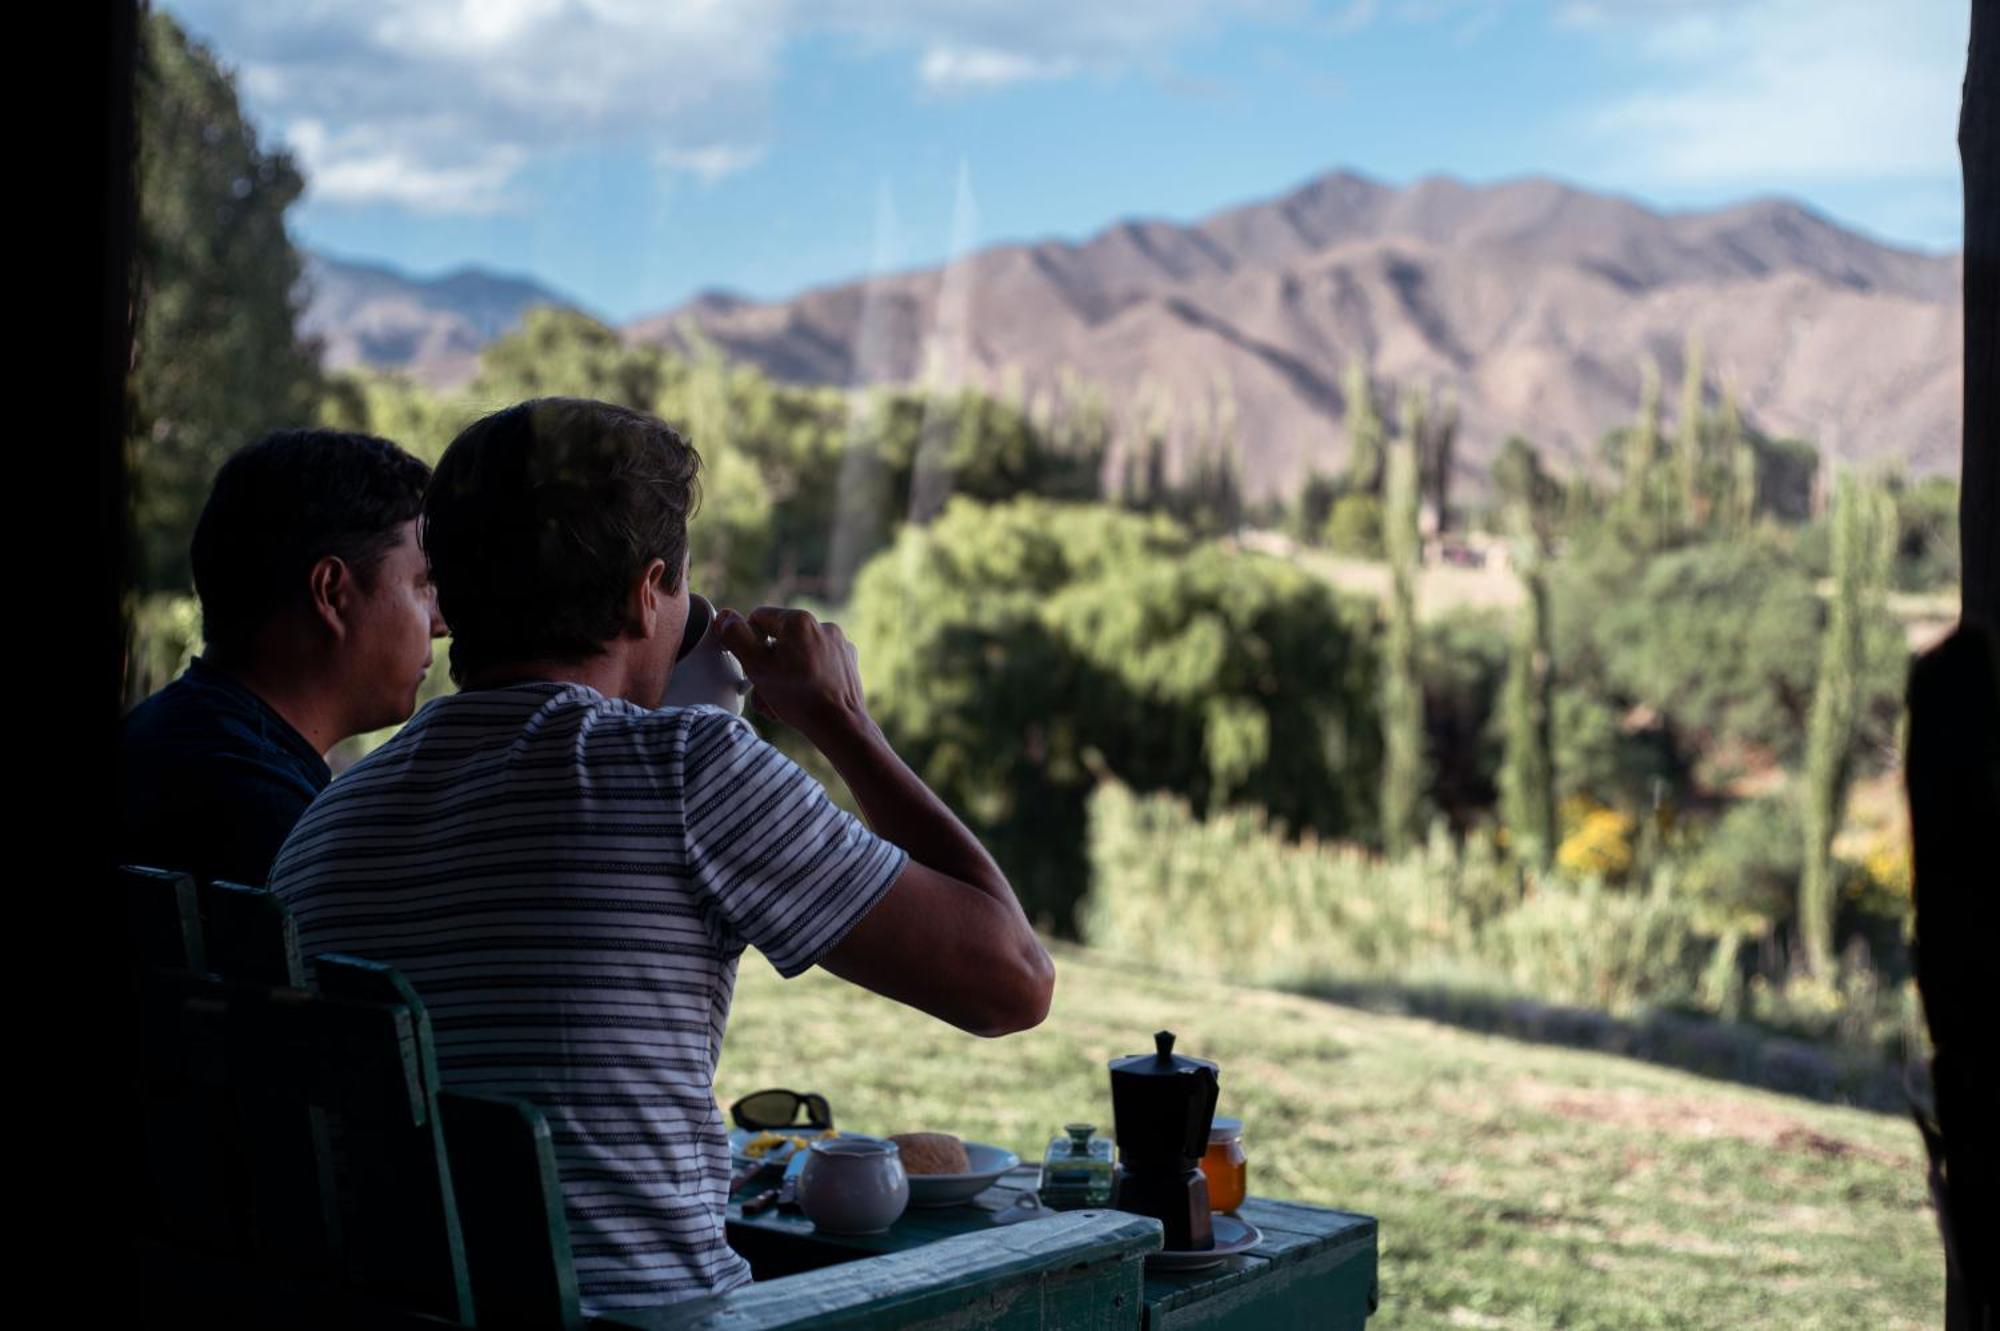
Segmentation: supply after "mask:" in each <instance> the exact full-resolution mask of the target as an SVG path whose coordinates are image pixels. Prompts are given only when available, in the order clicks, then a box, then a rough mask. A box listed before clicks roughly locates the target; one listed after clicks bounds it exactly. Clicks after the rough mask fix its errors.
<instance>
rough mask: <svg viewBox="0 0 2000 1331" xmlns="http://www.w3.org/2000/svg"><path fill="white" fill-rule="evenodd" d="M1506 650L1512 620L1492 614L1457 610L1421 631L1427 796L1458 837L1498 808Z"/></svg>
mask: <svg viewBox="0 0 2000 1331" xmlns="http://www.w3.org/2000/svg"><path fill="white" fill-rule="evenodd" d="M1508 648H1509V631H1508V625H1507V621H1506V619H1505V617H1504V616H1503V615H1501V614H1499V613H1498V612H1495V611H1490V610H1466V609H1457V610H1452V611H1449V612H1447V613H1445V614H1441V615H1438V616H1435V617H1434V618H1431V619H1428V620H1426V621H1424V622H1423V623H1422V624H1421V625H1419V626H1418V643H1417V661H1418V668H1419V669H1420V671H1421V672H1422V678H1423V717H1424V752H1425V755H1426V756H1427V758H1428V759H1429V761H1430V769H1429V771H1430V795H1431V798H1432V799H1433V800H1435V801H1436V803H1437V807H1438V811H1439V812H1440V813H1442V814H1443V815H1444V816H1445V817H1446V818H1447V819H1448V820H1449V821H1450V823H1451V825H1452V826H1453V827H1454V828H1456V829H1458V830H1460V831H1464V830H1466V829H1467V828H1469V827H1471V826H1472V825H1473V824H1474V823H1476V822H1478V821H1479V820H1481V819H1482V818H1485V817H1487V816H1489V815H1490V814H1491V812H1492V809H1493V802H1494V798H1495V795H1496V791H1497V789H1498V787H1497V785H1496V782H1497V781H1498V778H1499V771H1500V753H1501V748H1502V744H1501V736H1500V734H1499V730H1498V728H1497V727H1496V726H1495V725H1494V724H1493V723H1494V719H1495V717H1496V716H1497V715H1498V714H1499V703H1500V690H1501V685H1502V683H1503V681H1505V679H1506V677H1507V654H1508Z"/></svg>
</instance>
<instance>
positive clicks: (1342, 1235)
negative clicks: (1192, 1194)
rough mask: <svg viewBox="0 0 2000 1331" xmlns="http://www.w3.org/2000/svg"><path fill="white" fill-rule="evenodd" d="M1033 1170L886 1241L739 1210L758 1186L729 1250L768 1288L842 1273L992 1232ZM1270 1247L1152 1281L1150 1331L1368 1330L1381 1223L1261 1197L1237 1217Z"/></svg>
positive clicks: (1147, 1285) (911, 1222)
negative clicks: (805, 1274)
mask: <svg viewBox="0 0 2000 1331" xmlns="http://www.w3.org/2000/svg"><path fill="white" fill-rule="evenodd" d="M1037 1177H1038V1170H1037V1168H1036V1167H1035V1166H1033V1165H1026V1166H1023V1167H1021V1168H1020V1169H1017V1170H1015V1171H1013V1172H1012V1173H1009V1174H1008V1175H1006V1176H1005V1177H1003V1178H1002V1179H1001V1180H1000V1182H999V1183H998V1184H996V1185H995V1186H994V1187H993V1188H991V1189H989V1190H988V1191H986V1192H985V1193H982V1194H981V1195H980V1196H979V1197H977V1198H975V1199H974V1200H973V1201H972V1202H971V1203H970V1204H968V1205H965V1206H954V1207H945V1208H940V1209H922V1208H916V1207H912V1208H911V1209H910V1210H908V1211H906V1212H904V1214H903V1218H902V1219H900V1220H898V1221H897V1222H896V1223H895V1225H893V1226H892V1227H891V1228H890V1229H889V1231H888V1232H887V1233H884V1234H873V1235H855V1236H848V1235H838V1234H823V1233H821V1232H820V1231H818V1230H817V1229H815V1228H814V1227H813V1225H812V1222H811V1221H809V1220H807V1219H806V1218H805V1217H804V1216H803V1215H801V1214H800V1213H799V1212H797V1211H796V1210H789V1209H772V1210H767V1211H763V1212H761V1213H759V1214H757V1215H754V1216H748V1217H746V1216H744V1215H743V1211H742V1205H741V1203H742V1202H743V1201H744V1200H747V1199H748V1198H750V1197H753V1196H756V1195H758V1194H759V1193H761V1192H763V1191H766V1190H767V1188H766V1185H764V1184H752V1185H750V1186H749V1187H748V1188H746V1189H745V1190H744V1191H743V1192H742V1193H740V1194H739V1195H738V1196H737V1198H736V1199H734V1200H732V1202H731V1203H730V1207H729V1241H730V1244H731V1245H732V1246H733V1247H735V1248H736V1250H737V1251H738V1252H740V1253H742V1254H743V1256H744V1257H745V1258H746V1259H748V1261H749V1262H750V1265H751V1268H752V1269H753V1270H754V1271H755V1272H756V1273H757V1276H758V1278H759V1279H760V1280H768V1279H771V1278H773V1277H777V1276H784V1275H791V1274H796V1273H798V1272H802V1271H810V1270H816V1269H819V1268H821V1267H825V1266H830V1265H833V1264H835V1263H840V1262H849V1261H854V1260H855V1259H857V1258H862V1257H873V1256H880V1255H883V1254H886V1253H897V1252H907V1251H909V1250H911V1249H914V1248H920V1247H922V1246H923V1245H925V1244H929V1243H935V1242H937V1241H939V1240H941V1239H947V1238H954V1237H957V1236H960V1235H966V1234H976V1233H980V1232H991V1231H992V1230H993V1229H994V1225H993V1213H994V1212H996V1211H999V1210H1001V1209H1002V1208H1004V1207H1005V1206H1007V1205H1008V1204H1009V1203H1010V1202H1012V1201H1013V1200H1014V1197H1015V1195H1016V1194H1017V1193H1018V1192H1019V1191H1021V1190H1022V1189H1032V1188H1033V1187H1034V1186H1035V1181H1036V1179H1037ZM1237 1214H1238V1215H1239V1216H1241V1217H1242V1218H1243V1219H1244V1220H1247V1221H1249V1222H1250V1223H1251V1224H1253V1225H1255V1226H1256V1227H1257V1228H1258V1230H1259V1231H1260V1232H1261V1233H1262V1234H1263V1241H1262V1242H1261V1243H1259V1244H1258V1245H1257V1246H1256V1247H1255V1248H1253V1249H1251V1250H1250V1251H1249V1252H1248V1253H1246V1254H1244V1255H1242V1256H1240V1257H1231V1258H1226V1259H1224V1260H1223V1262H1222V1263H1221V1264H1220V1265H1217V1266H1214V1267H1210V1268H1209V1269H1208V1270H1205V1271H1184V1272H1167V1271H1148V1272H1147V1273H1146V1275H1145V1279H1144V1283H1143V1292H1142V1296H1141V1307H1140V1309H1139V1310H1138V1311H1139V1316H1138V1317H1137V1318H1136V1319H1135V1320H1134V1321H1133V1322H1132V1323H1131V1325H1133V1326H1135V1327H1139V1328H1142V1329H1143V1331H1180V1329H1181V1328H1188V1327H1205V1328H1244V1331H1252V1329H1255V1331H1287V1329H1289V1328H1297V1329H1298V1331H1307V1329H1308V1328H1310V1329H1312V1331H1360V1329H1361V1327H1362V1326H1363V1325H1364V1323H1366V1322H1367V1320H1368V1316H1369V1314H1370V1313H1372V1312H1374V1311H1375V1303H1376V1283H1375V1231H1376V1226H1375V1220H1374V1217H1372V1216H1365V1215H1356V1214H1353V1213H1352V1212H1348V1211H1333V1210H1328V1209H1326V1208H1324V1207H1318V1206H1306V1205H1302V1204H1300V1203H1297V1202H1280V1201H1272V1200H1270V1199H1268V1198H1263V1197H1252V1198H1250V1199H1249V1200H1248V1201H1247V1202H1245V1203H1244V1204H1243V1206H1242V1208H1241V1209H1240V1210H1239V1211H1238V1212H1237Z"/></svg>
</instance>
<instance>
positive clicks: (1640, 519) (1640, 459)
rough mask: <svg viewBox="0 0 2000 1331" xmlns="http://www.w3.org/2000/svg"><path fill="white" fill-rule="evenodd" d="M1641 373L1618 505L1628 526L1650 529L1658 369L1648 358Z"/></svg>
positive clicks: (1654, 507) (1653, 524)
mask: <svg viewBox="0 0 2000 1331" xmlns="http://www.w3.org/2000/svg"><path fill="white" fill-rule="evenodd" d="M1640 374H1641V377H1640V384H1639V417H1638V419H1637V420H1636V421H1635V422H1633V424H1632V428H1631V429H1630V430H1628V431H1626V432H1625V434H1624V436H1623V448H1622V449H1621V450H1620V455H1619V473H1620V479H1621V484H1620V486H1619V504H1620V508H1621V510H1622V515H1623V516H1624V518H1625V519H1626V522H1627V524H1628V525H1629V526H1631V527H1633V528H1635V529H1638V530H1646V531H1652V530H1654V529H1656V528H1657V525H1658V521H1659V509H1658V504H1657V500H1658V494H1657V491H1658V469H1659V462H1660V369H1659V366H1658V365H1656V364H1655V363H1654V362H1653V360H1652V358H1651V357H1648V358H1647V359H1646V360H1645V361H1644V362H1643V364H1642V365H1641V366H1640Z"/></svg>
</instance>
